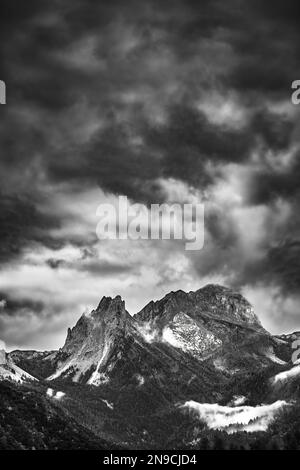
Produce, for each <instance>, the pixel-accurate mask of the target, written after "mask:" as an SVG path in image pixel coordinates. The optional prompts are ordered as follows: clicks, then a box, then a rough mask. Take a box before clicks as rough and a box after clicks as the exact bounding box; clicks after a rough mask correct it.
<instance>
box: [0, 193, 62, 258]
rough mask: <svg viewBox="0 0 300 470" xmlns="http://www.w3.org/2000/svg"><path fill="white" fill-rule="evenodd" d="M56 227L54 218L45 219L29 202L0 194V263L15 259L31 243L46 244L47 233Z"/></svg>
mask: <svg viewBox="0 0 300 470" xmlns="http://www.w3.org/2000/svg"><path fill="white" fill-rule="evenodd" d="M56 226H57V222H56V220H55V219H54V218H49V217H45V216H44V215H43V213H40V212H39V211H38V210H37V209H36V207H35V206H34V204H32V203H31V202H30V201H28V200H24V199H21V198H19V197H18V196H12V195H10V196H7V195H4V194H1V193H0V261H1V262H2V263H3V262H6V261H8V260H10V259H11V258H15V257H16V256H18V255H19V254H20V252H21V251H22V249H23V248H24V247H26V246H28V245H29V244H32V243H33V242H37V243H38V242H42V243H44V244H47V241H48V236H47V232H48V230H49V228H53V227H56ZM49 242H50V240H49Z"/></svg>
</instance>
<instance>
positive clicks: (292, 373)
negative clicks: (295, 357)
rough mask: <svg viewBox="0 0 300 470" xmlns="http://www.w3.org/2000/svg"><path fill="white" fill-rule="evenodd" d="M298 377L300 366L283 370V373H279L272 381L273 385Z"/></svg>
mask: <svg viewBox="0 0 300 470" xmlns="http://www.w3.org/2000/svg"><path fill="white" fill-rule="evenodd" d="M298 375H300V365H298V366H295V367H292V369H289V370H285V371H284V372H280V373H279V374H277V375H275V376H274V377H273V379H272V382H273V384H276V383H278V382H285V381H286V380H289V379H291V378H293V377H297V376H298Z"/></svg>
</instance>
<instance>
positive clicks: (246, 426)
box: [182, 400, 289, 434]
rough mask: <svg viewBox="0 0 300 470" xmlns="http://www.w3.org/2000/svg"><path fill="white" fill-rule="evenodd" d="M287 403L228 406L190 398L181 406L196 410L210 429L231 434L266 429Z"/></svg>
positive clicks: (280, 401)
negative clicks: (198, 401) (200, 401)
mask: <svg viewBox="0 0 300 470" xmlns="http://www.w3.org/2000/svg"><path fill="white" fill-rule="evenodd" d="M288 405H289V404H288V403H287V402H286V401H283V400H278V401H276V402H275V403H272V404H270V405H261V406H236V407H230V406H220V405H218V404H216V403H214V404H211V403H197V402H196V401H193V400H191V401H187V402H186V403H184V405H182V407H183V408H187V409H189V410H192V411H195V412H197V413H198V414H199V417H200V419H201V420H203V421H204V422H205V423H206V424H207V426H208V427H209V428H210V429H218V430H223V431H225V432H227V433H228V434H233V433H235V432H241V431H247V432H255V431H266V430H267V429H268V426H269V424H270V423H271V422H272V421H273V420H274V418H275V416H276V414H277V413H278V411H280V410H281V409H283V408H284V407H286V406H288Z"/></svg>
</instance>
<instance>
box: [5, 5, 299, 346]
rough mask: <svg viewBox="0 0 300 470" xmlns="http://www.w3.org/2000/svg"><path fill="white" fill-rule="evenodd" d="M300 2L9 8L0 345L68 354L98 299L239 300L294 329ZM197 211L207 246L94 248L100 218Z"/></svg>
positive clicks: (134, 305)
mask: <svg viewBox="0 0 300 470" xmlns="http://www.w3.org/2000/svg"><path fill="white" fill-rule="evenodd" d="M298 3H299V2H298V0H285V1H284V2H283V1H282V0H274V1H273V2H269V1H264V0H251V1H249V0H248V1H246V0H227V1H226V2H224V1H222V0H201V2H200V1H199V0H198V1H196V0H185V1H184V0H182V1H181V0H172V1H171V0H164V1H154V0H147V1H146V0H145V1H143V0H136V1H134V0H128V1H126V2H124V1H121V0H119V1H115V0H110V1H109V2H105V1H99V0H98V1H95V0H51V1H50V0H49V1H48V0H45V1H41V0H26V2H21V1H20V0H19V1H17V0H3V2H2V12H1V16H0V23H1V24H0V36H1V42H0V79H1V80H4V81H5V82H6V85H7V104H6V105H2V106H1V107H0V268H1V269H0V338H1V341H4V342H5V343H6V345H7V348H8V349H11V348H15V347H20V348H38V349H48V348H56V347H60V346H61V345H62V343H63V341H64V337H65V332H66V328H67V327H68V326H72V325H73V324H74V323H75V321H76V320H77V318H78V316H79V315H80V314H81V313H82V312H83V311H85V310H86V309H90V308H92V307H94V306H95V305H96V304H97V303H98V302H99V299H100V298H101V297H102V296H103V295H111V296H113V295H117V294H120V295H122V297H124V299H125V300H126V306H127V309H128V310H129V311H130V312H131V313H135V312H136V311H138V310H139V309H140V308H142V307H143V306H144V304H145V303H146V302H148V301H149V300H151V299H157V298H160V297H161V296H163V295H165V294H166V293H167V292H169V291H170V290H175V289H179V288H181V289H184V290H194V289H198V288H199V287H201V286H202V285H204V284H206V283H211V282H216V283H221V284H224V285H227V286H232V287H234V288H236V289H239V290H240V291H241V292H242V293H243V294H245V295H246V297H247V298H248V299H249V300H250V301H251V302H252V303H253V305H254V307H255V310H256V312H257V314H258V315H259V317H260V319H261V321H262V322H263V324H264V326H265V327H266V328H267V329H269V331H271V332H273V333H283V332H288V331H291V330H296V329H298V330H300V311H299V304H300V302H299V285H300V260H299V254H300V239H299V225H300V214H299V208H300V199H299V178H300V160H299V158H300V121H299V116H300V106H299V107H297V106H295V105H293V104H292V103H291V83H292V81H293V80H296V79H300V62H299V57H300V29H299V5H298ZM119 195H126V196H127V197H128V198H130V201H131V203H136V202H139V203H145V204H147V205H149V204H151V203H162V202H179V203H184V202H193V203H195V202H199V203H204V204H205V212H206V216H205V244H204V248H203V249H202V250H200V251H190V252H189V251H186V250H185V249H184V243H183V242H181V241H172V240H171V241H160V240H156V241H154V240H152V241H151V240H144V241H126V240H106V241H99V240H98V238H97V236H96V225H97V222H98V219H97V216H96V209H97V207H98V205H99V204H100V203H102V202H115V201H116V200H117V197H118V196H119Z"/></svg>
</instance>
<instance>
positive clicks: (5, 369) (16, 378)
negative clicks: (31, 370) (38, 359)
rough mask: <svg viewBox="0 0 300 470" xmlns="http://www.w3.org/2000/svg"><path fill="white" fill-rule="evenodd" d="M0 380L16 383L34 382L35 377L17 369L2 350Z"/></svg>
mask: <svg viewBox="0 0 300 470" xmlns="http://www.w3.org/2000/svg"><path fill="white" fill-rule="evenodd" d="M0 379H1V380H11V381H13V382H18V383H23V382H25V381H33V380H36V378H35V377H33V376H32V375H30V374H28V373H27V372H25V370H23V369H21V368H20V367H18V366H17V365H16V364H15V363H14V362H13V360H12V358H11V357H10V356H9V355H8V354H6V352H5V351H4V350H3V349H2V350H0Z"/></svg>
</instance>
